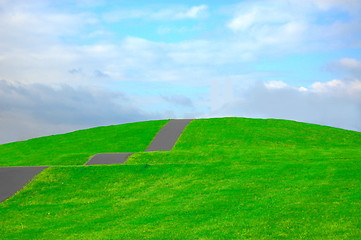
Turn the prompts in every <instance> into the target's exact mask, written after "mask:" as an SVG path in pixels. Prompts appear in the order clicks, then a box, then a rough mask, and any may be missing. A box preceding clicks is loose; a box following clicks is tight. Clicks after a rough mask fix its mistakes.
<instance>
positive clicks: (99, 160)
mask: <svg viewBox="0 0 361 240" xmlns="http://www.w3.org/2000/svg"><path fill="white" fill-rule="evenodd" d="M191 121H192V119H174V120H171V121H170V122H168V123H167V124H166V125H165V126H164V127H163V128H162V129H161V130H160V131H159V132H158V133H157V135H156V136H155V137H154V139H153V141H152V142H151V144H150V145H149V146H148V148H147V149H146V150H145V151H146V152H152V151H170V150H172V148H173V146H174V145H175V143H176V142H177V140H178V138H179V136H180V135H181V134H182V132H183V130H184V128H185V127H186V126H187V125H188V124H189V123H190V122H191ZM132 154H133V153H99V154H96V155H94V156H93V157H92V158H91V159H90V160H89V161H88V162H87V163H86V164H85V165H94V164H119V163H124V162H125V161H126V160H127V159H128V157H129V156H130V155H132ZM45 168H47V167H0V202H2V201H4V200H6V199H7V198H9V197H11V196H12V195H14V194H15V193H16V192H17V191H19V190H20V189H21V188H22V187H23V186H24V185H25V184H27V183H28V182H29V181H30V180H31V179H33V178H34V177H35V175H36V174H38V173H40V172H41V171H43V170H44V169H45Z"/></svg>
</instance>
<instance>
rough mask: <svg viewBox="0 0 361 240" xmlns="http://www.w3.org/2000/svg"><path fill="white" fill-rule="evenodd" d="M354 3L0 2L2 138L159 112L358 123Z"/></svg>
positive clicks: (360, 67) (359, 35)
mask: <svg viewBox="0 0 361 240" xmlns="http://www.w3.org/2000/svg"><path fill="white" fill-rule="evenodd" d="M360 22H361V1H359V0H304V1H296V0H267V1H265V0H263V1H261V0H260V1H257V0H243V1H234V0H229V1H190V0H189V1H186V0H185V1H160V0H158V1H127V0H120V1H103V0H78V1H75V0H72V1H70V0H64V1H51V0H34V1H20V0H11V1H10V0H2V1H0V131H1V132H2V134H1V136H0V143H4V142H10V141H17V140H24V139H28V138H31V137H37V136H43V135H47V134H55V133H62V132H67V131H73V130H77V129H82V128H87V127H93V126H100V125H109V124H119V123H126V122H135V121H143V120H151V119H165V118H204V117H222V116H237V117H260V118H284V119H291V120H297V121H302V122H310V123H317V124H324V125H329V126H334V127H340V128H346V129H351V130H356V131H361V50H360V47H361V25H360V24H359V23H360Z"/></svg>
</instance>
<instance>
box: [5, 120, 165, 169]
mask: <svg viewBox="0 0 361 240" xmlns="http://www.w3.org/2000/svg"><path fill="white" fill-rule="evenodd" d="M168 121H169V120H161V121H147V122H137V123H128V124H121V125H114V126H107V127H96V128H91V129H86V130H80V131H75V132H71V133H67V134H59V135H53V136H47V137H41V138H34V139H30V140H27V141H22V142H14V143H8V144H3V145H0V167H5V166H54V165H81V164H84V163H85V162H87V160H88V159H89V157H91V156H92V155H94V154H96V153H107V152H138V151H144V150H145V149H146V147H147V146H148V145H149V143H150V142H151V141H152V139H153V138H154V136H155V134H156V133H157V132H158V131H159V130H160V129H161V128H162V127H163V126H164V125H165V124H166V123H167V122H168Z"/></svg>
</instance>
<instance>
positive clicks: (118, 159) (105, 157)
mask: <svg viewBox="0 0 361 240" xmlns="http://www.w3.org/2000/svg"><path fill="white" fill-rule="evenodd" d="M132 154H133V153H99V154H95V155H94V156H93V157H92V158H91V159H90V160H89V161H88V162H87V163H86V164H85V165H94V164H117V163H124V162H125V161H127V159H128V157H129V156H130V155H132Z"/></svg>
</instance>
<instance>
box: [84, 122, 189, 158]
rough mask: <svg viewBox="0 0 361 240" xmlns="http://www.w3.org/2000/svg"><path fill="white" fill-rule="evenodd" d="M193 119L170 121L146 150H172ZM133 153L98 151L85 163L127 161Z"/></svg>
mask: <svg viewBox="0 0 361 240" xmlns="http://www.w3.org/2000/svg"><path fill="white" fill-rule="evenodd" d="M190 121H192V119H174V120H171V121H170V122H168V123H167V124H166V125H165V126H164V127H163V128H162V129H161V130H160V131H159V132H158V133H157V135H156V136H155V137H154V139H153V141H152V142H151V143H150V145H149V146H148V148H147V149H146V150H145V151H146V152H152V151H170V150H172V148H173V146H174V145H175V143H176V142H177V140H178V138H179V136H180V135H181V134H182V132H183V130H184V128H185V127H186V126H187V125H188V124H189V123H190ZM132 154H133V153H98V154H96V155H94V156H93V157H92V158H91V159H90V160H89V161H88V162H87V163H86V164H85V165H94V164H119V163H124V162H125V161H127V159H128V157H129V156H130V155H132Z"/></svg>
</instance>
